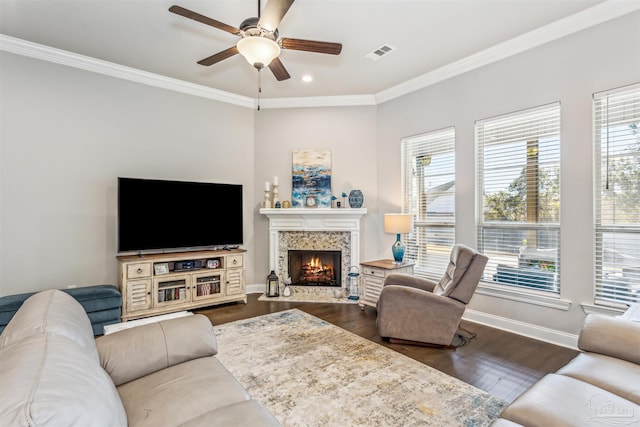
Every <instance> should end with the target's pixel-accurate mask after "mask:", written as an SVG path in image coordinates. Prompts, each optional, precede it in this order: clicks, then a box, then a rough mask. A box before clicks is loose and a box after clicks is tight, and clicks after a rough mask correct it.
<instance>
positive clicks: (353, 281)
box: [347, 265, 360, 300]
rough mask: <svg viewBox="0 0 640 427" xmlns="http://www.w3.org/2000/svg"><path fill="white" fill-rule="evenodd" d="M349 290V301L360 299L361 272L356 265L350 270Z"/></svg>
mask: <svg viewBox="0 0 640 427" xmlns="http://www.w3.org/2000/svg"><path fill="white" fill-rule="evenodd" d="M347 289H348V290H349V297H348V298H349V299H352V300H357V299H358V298H360V270H359V269H358V267H356V266H355V265H352V266H351V267H350V268H349V273H348V274H347Z"/></svg>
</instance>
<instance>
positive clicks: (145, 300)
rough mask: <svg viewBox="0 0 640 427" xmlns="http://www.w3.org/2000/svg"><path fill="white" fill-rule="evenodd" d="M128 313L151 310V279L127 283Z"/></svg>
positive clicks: (126, 301)
mask: <svg viewBox="0 0 640 427" xmlns="http://www.w3.org/2000/svg"><path fill="white" fill-rule="evenodd" d="M125 303H126V304H127V308H126V312H129V313H130V312H134V311H139V310H148V309H150V308H151V279H140V280H129V281H127V295H126V300H125Z"/></svg>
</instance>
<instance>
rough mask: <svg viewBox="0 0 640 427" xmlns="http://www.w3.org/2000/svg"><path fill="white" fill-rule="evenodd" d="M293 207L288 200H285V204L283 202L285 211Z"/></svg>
mask: <svg viewBox="0 0 640 427" xmlns="http://www.w3.org/2000/svg"><path fill="white" fill-rule="evenodd" d="M290 207H291V202H290V201H288V200H285V201H284V202H282V208H283V209H289V208H290Z"/></svg>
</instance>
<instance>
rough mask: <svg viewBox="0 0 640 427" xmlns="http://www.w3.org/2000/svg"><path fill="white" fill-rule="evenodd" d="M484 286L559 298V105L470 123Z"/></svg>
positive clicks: (555, 104)
mask: <svg viewBox="0 0 640 427" xmlns="http://www.w3.org/2000/svg"><path fill="white" fill-rule="evenodd" d="M476 144H477V150H478V182H477V185H478V198H477V201H478V215H477V217H478V249H479V250H480V251H481V252H483V253H484V254H485V255H487V256H489V262H488V263H487V266H486V268H485V271H484V278H483V279H484V280H485V281H488V282H496V283H500V284H504V285H509V286H514V287H518V288H523V289H525V288H526V289H530V290H540V291H546V292H555V293H558V292H559V271H560V104H559V103H554V104H551V105H545V106H542V107H538V108H533V109H529V110H525V111H519V112H516V113H512V114H508V115H504V116H500V117H494V118H490V119H486V120H481V121H478V122H476Z"/></svg>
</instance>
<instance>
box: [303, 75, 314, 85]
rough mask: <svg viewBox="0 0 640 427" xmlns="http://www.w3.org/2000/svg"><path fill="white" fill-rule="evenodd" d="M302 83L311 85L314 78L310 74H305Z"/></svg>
mask: <svg viewBox="0 0 640 427" xmlns="http://www.w3.org/2000/svg"><path fill="white" fill-rule="evenodd" d="M302 81H303V82H305V83H309V82H312V81H313V76H311V75H310V74H305V75H303V76H302Z"/></svg>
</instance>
